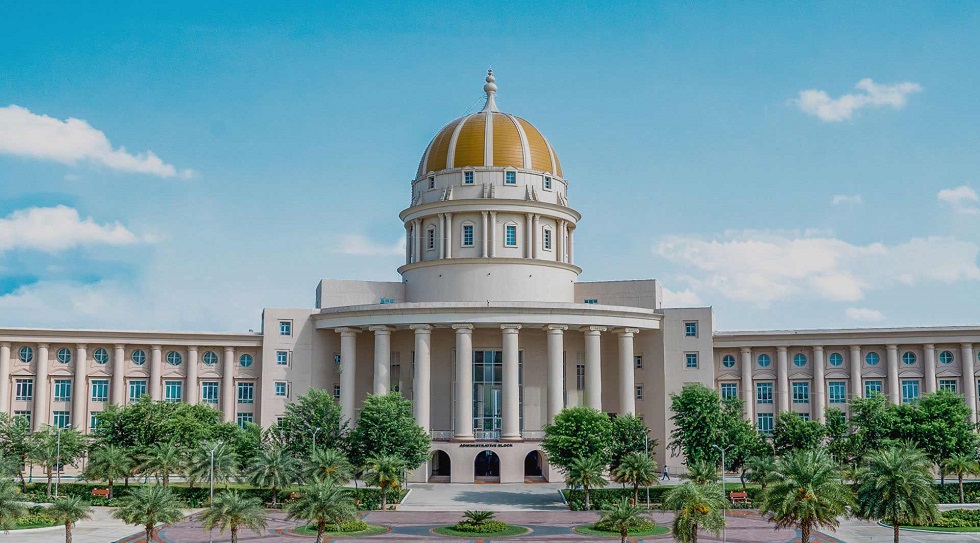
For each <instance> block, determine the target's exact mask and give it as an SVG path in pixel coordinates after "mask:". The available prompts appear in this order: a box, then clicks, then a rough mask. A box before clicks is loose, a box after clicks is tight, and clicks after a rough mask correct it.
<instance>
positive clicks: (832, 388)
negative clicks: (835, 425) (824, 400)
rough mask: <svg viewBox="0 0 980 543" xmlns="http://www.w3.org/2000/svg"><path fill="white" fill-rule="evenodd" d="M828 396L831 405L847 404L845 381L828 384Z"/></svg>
mask: <svg viewBox="0 0 980 543" xmlns="http://www.w3.org/2000/svg"><path fill="white" fill-rule="evenodd" d="M827 396H828V398H829V402H830V403H847V385H846V384H845V383H844V381H831V382H829V383H827Z"/></svg>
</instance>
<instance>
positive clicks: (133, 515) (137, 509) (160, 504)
mask: <svg viewBox="0 0 980 543" xmlns="http://www.w3.org/2000/svg"><path fill="white" fill-rule="evenodd" d="M112 516H114V517H116V518H117V519H119V520H121V521H123V522H125V523H126V524H135V525H137V526H143V528H144V530H145V531H146V543H150V541H151V540H152V539H153V527H154V526H156V525H157V524H160V523H163V524H170V523H171V522H177V521H178V520H180V519H182V518H184V514H183V513H181V512H180V508H179V507H177V498H176V496H174V494H173V492H171V491H170V489H169V488H167V487H165V486H158V485H147V486H141V487H136V488H134V489H133V491H132V492H130V493H129V494H127V495H126V496H123V497H122V498H119V507H118V508H117V509H116V510H115V511H113V512H112Z"/></svg>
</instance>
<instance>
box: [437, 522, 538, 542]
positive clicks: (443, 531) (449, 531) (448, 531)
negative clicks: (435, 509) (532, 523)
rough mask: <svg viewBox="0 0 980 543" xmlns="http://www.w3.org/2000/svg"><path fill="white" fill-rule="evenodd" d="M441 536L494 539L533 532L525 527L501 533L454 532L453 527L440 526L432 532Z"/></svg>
mask: <svg viewBox="0 0 980 543" xmlns="http://www.w3.org/2000/svg"><path fill="white" fill-rule="evenodd" d="M432 531H433V532H435V533H437V534H439V535H448V536H452V537H466V538H469V539H473V538H476V537H480V536H493V537H507V536H511V535H524V534H526V533H528V532H530V531H531V530H530V529H529V528H525V527H523V526H510V525H508V526H507V529H506V530H502V531H499V532H482V533H481V532H460V531H459V530H453V527H452V526H440V527H439V528H435V529H433V530H432Z"/></svg>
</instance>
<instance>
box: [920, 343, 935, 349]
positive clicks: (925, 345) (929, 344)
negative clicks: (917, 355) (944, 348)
mask: <svg viewBox="0 0 980 543" xmlns="http://www.w3.org/2000/svg"><path fill="white" fill-rule="evenodd" d="M922 348H924V349H925V350H927V351H935V350H936V344H935V343H924V344H923V345H922Z"/></svg>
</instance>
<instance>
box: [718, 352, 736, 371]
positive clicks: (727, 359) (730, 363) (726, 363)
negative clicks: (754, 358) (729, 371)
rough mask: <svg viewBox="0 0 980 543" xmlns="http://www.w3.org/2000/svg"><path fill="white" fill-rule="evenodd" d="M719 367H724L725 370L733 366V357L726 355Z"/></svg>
mask: <svg viewBox="0 0 980 543" xmlns="http://www.w3.org/2000/svg"><path fill="white" fill-rule="evenodd" d="M721 365H722V366H725V367H726V368H730V367H732V366H734V365H735V357H734V356H732V355H730V354H726V355H725V357H724V358H722V359H721Z"/></svg>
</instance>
